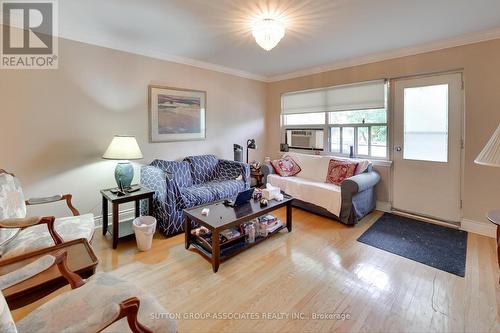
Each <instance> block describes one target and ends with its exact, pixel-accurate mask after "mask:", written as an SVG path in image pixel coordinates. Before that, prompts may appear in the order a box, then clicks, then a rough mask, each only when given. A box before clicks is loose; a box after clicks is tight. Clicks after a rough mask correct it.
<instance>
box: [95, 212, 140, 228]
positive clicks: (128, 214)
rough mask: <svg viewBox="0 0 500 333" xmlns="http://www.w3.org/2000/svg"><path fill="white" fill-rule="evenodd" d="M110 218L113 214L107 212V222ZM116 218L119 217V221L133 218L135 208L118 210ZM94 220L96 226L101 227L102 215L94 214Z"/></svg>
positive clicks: (109, 221)
mask: <svg viewBox="0 0 500 333" xmlns="http://www.w3.org/2000/svg"><path fill="white" fill-rule="evenodd" d="M112 218H113V214H112V213H109V214H108V224H110V223H111V221H112ZM118 218H119V221H128V220H132V219H134V218H135V208H128V209H124V210H120V211H119V212H118ZM94 222H95V226H96V227H101V226H102V215H99V216H95V217H94Z"/></svg>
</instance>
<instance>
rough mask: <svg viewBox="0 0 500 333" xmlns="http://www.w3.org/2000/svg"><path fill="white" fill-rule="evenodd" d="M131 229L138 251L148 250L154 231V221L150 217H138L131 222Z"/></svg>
mask: <svg viewBox="0 0 500 333" xmlns="http://www.w3.org/2000/svg"><path fill="white" fill-rule="evenodd" d="M132 227H133V228H134V233H135V240H136V241H137V247H138V248H139V251H148V250H150V249H151V243H152V242H153V235H154V234H155V230H156V219H155V218H154V217H152V216H140V217H138V218H136V219H135V220H134V221H133V222H132Z"/></svg>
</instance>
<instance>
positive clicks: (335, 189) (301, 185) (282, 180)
mask: <svg viewBox="0 0 500 333" xmlns="http://www.w3.org/2000/svg"><path fill="white" fill-rule="evenodd" d="M267 181H268V183H270V184H271V185H273V186H276V187H279V188H280V189H281V190H282V191H283V192H285V193H286V194H289V195H291V196H292V197H294V198H295V199H299V200H302V201H305V202H310V203H312V204H315V205H316V206H320V207H323V208H324V209H326V210H328V211H329V212H330V213H332V214H334V215H335V216H340V208H341V204H342V196H341V193H340V186H338V185H335V184H329V183H325V182H324V179H323V181H322V182H317V181H314V180H310V179H305V178H302V177H299V176H295V177H280V176H279V175H269V176H268V177H267Z"/></svg>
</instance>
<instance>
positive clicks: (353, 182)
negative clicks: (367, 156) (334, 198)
mask: <svg viewBox="0 0 500 333" xmlns="http://www.w3.org/2000/svg"><path fill="white" fill-rule="evenodd" d="M379 181H380V175H379V174H378V173H377V172H376V171H369V172H363V173H360V174H359V175H356V176H352V177H350V178H347V179H346V180H344V181H343V182H342V184H341V191H342V193H351V194H355V193H359V192H363V191H365V190H367V189H369V188H371V187H374V186H375V185H377V183H378V182H379Z"/></svg>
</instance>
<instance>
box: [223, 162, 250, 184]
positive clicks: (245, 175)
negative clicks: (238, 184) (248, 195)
mask: <svg viewBox="0 0 500 333" xmlns="http://www.w3.org/2000/svg"><path fill="white" fill-rule="evenodd" d="M217 173H218V178H219V179H224V180H230V179H236V178H237V177H239V176H241V177H242V179H243V182H244V183H245V186H246V187H247V188H250V165H249V164H247V163H243V162H238V161H231V160H219V163H218V165H217Z"/></svg>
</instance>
